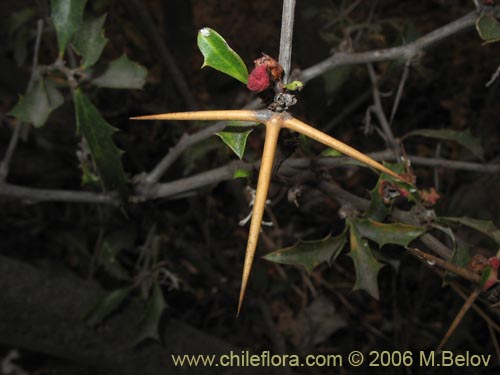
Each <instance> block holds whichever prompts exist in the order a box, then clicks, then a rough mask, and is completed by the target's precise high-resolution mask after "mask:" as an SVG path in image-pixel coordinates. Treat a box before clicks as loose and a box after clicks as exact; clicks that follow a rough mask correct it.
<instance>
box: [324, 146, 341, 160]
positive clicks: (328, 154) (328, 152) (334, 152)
mask: <svg viewBox="0 0 500 375" xmlns="http://www.w3.org/2000/svg"><path fill="white" fill-rule="evenodd" d="M320 156H323V157H331V158H336V157H338V156H342V153H341V152H338V151H337V150H334V149H333V148H325V149H324V150H323V151H321V154H320Z"/></svg>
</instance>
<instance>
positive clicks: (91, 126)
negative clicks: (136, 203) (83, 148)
mask: <svg viewBox="0 0 500 375" xmlns="http://www.w3.org/2000/svg"><path fill="white" fill-rule="evenodd" d="M73 99H74V103H75V112H76V122H77V126H78V131H79V132H80V133H81V134H82V135H83V136H84V137H85V139H86V141H87V143H88V146H89V149H90V153H91V155H92V159H93V161H94V164H95V166H96V169H97V171H98V172H99V176H100V178H101V181H102V183H103V185H104V188H105V189H107V190H118V191H120V193H122V194H124V193H125V191H126V184H127V178H126V177H125V173H124V171H123V166H122V163H121V154H122V151H121V150H119V149H118V147H116V146H115V144H114V142H113V133H114V132H115V131H116V129H115V128H114V127H112V126H111V125H110V124H109V123H107V122H106V121H105V120H104V119H103V118H102V116H101V114H100V113H99V110H98V109H97V108H96V107H95V106H94V105H93V104H92V102H91V101H90V100H89V99H88V98H87V97H86V96H85V94H83V93H82V91H81V90H80V89H76V90H75V91H74V92H73Z"/></svg>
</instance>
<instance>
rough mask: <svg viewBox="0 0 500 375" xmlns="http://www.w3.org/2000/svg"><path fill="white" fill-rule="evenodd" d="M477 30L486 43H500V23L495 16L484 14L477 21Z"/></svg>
mask: <svg viewBox="0 0 500 375" xmlns="http://www.w3.org/2000/svg"><path fill="white" fill-rule="evenodd" d="M476 29H477V32H478V33H479V36H480V37H481V39H483V40H484V41H485V42H486V43H493V42H498V41H500V22H498V20H497V19H496V18H495V15H494V14H491V13H483V14H482V15H481V16H479V17H478V18H477V20H476Z"/></svg>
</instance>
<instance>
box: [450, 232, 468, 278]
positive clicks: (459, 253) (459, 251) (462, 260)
mask: <svg viewBox="0 0 500 375" xmlns="http://www.w3.org/2000/svg"><path fill="white" fill-rule="evenodd" d="M469 262H470V248H469V246H468V245H467V244H466V243H465V242H464V241H458V244H457V246H455V247H454V249H453V255H452V257H451V263H453V264H454V265H456V266H459V267H461V268H467V267H468V265H469ZM451 278H460V276H458V275H456V274H454V273H453V272H450V271H446V273H445V277H444V281H445V282H446V283H447V282H448V281H450V279H451Z"/></svg>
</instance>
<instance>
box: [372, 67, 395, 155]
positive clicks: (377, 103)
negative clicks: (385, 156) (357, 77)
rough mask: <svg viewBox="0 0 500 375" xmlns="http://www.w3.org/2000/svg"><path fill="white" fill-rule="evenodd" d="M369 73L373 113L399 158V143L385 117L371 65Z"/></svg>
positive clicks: (390, 146)
mask: <svg viewBox="0 0 500 375" xmlns="http://www.w3.org/2000/svg"><path fill="white" fill-rule="evenodd" d="M367 66H368V73H369V74H370V80H371V82H372V95H373V102H374V105H373V111H374V113H375V115H376V116H377V119H378V122H379V124H380V127H381V128H382V131H383V133H384V136H385V139H386V142H387V144H388V146H389V148H391V149H392V150H393V152H394V154H395V156H396V157H397V156H399V155H400V154H401V152H400V149H399V145H398V142H397V141H396V138H395V137H394V134H393V132H392V129H391V125H390V124H389V121H388V120H387V117H386V116H385V112H384V108H383V107H382V101H381V99H380V91H379V89H378V82H377V76H376V75H375V71H374V70H373V67H372V65H371V64H368V65H367Z"/></svg>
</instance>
